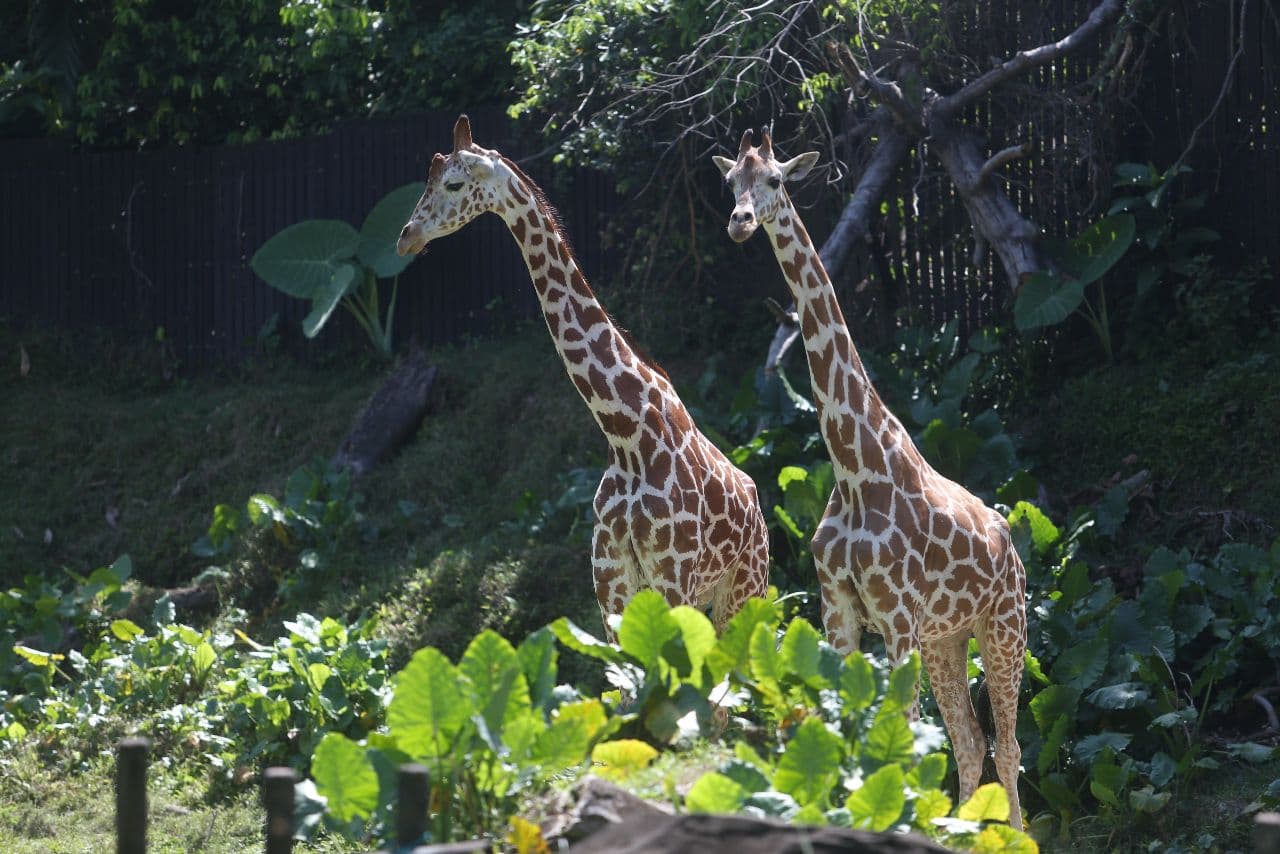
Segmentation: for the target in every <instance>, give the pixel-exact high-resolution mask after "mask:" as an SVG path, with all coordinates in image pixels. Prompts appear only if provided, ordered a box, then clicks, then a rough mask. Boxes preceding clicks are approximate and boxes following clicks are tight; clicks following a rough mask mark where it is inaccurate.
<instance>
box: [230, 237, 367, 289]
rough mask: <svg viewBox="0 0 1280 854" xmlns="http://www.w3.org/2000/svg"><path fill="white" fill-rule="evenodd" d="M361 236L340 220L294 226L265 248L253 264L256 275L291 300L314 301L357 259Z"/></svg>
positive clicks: (253, 260) (250, 264) (256, 253)
mask: <svg viewBox="0 0 1280 854" xmlns="http://www.w3.org/2000/svg"><path fill="white" fill-rule="evenodd" d="M359 240H360V236H359V235H358V234H356V230H355V229H354V228H352V227H351V226H350V225H348V224H347V223H345V222H342V221H341V220H336V219H309V220H305V221H303V222H300V223H297V224H296V225H291V226H289V227H288V228H286V229H284V230H282V231H280V232H278V233H277V234H276V235H275V236H274V237H272V238H271V239H270V240H268V241H267V242H266V243H264V244H262V247H261V248H260V249H259V250H258V251H257V252H255V253H254V255H253V258H252V259H251V260H250V261H249V266H250V267H252V268H253V272H255V273H257V274H258V275H259V276H261V277H262V278H263V279H264V280H265V281H266V283H267V284H268V285H271V287H273V288H276V289H277V290H281V291H284V292H285V293H286V294H289V296H294V297H299V298H300V299H313V298H314V297H315V295H316V292H317V291H319V290H320V289H321V288H326V287H330V283H331V282H332V280H333V274H334V272H335V271H336V270H337V268H338V267H339V266H341V265H343V264H344V263H345V262H346V261H347V260H348V259H350V258H353V257H355V254H356V246H357V244H358V243H359Z"/></svg>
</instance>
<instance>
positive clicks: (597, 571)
mask: <svg viewBox="0 0 1280 854" xmlns="http://www.w3.org/2000/svg"><path fill="white" fill-rule="evenodd" d="M591 573H592V576H593V578H594V579H595V586H596V601H597V602H598V603H599V605H600V619H601V621H602V622H603V623H604V636H605V640H607V641H609V642H610V643H617V642H618V635H617V632H615V631H614V629H613V626H611V625H610V624H609V617H610V616H611V615H613V614H617V615H619V616H621V614H622V611H623V609H625V608H626V606H627V603H628V602H630V601H631V597H632V596H634V595H635V594H636V591H637V590H639V589H640V585H639V584H637V583H636V582H637V579H636V571H635V566H634V561H633V560H632V559H631V556H630V554H629V553H628V550H627V549H626V548H625V547H624V546H623V545H621V544H619V543H618V542H617V540H616V538H615V537H614V536H613V532H612V531H611V530H609V528H608V526H606V525H605V524H604V523H603V522H599V521H597V522H596V526H595V530H594V532H593V533H592V537H591Z"/></svg>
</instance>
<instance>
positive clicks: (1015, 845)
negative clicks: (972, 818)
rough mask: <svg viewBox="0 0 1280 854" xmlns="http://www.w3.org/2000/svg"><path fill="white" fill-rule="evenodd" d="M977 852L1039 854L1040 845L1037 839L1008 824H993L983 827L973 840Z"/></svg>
mask: <svg viewBox="0 0 1280 854" xmlns="http://www.w3.org/2000/svg"><path fill="white" fill-rule="evenodd" d="M972 850H973V851H974V852H975V854H1037V852H1039V850H1040V847H1039V846H1038V845H1037V844H1036V842H1035V840H1034V839H1032V838H1031V837H1030V836H1028V835H1027V834H1025V833H1023V832H1022V831H1020V830H1014V829H1013V828H1012V827H1010V826H1009V825H1007V824H992V825H989V826H987V827H984V828H982V832H981V833H979V834H978V836H977V838H976V839H974V840H973V849H972Z"/></svg>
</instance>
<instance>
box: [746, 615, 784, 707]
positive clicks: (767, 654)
mask: <svg viewBox="0 0 1280 854" xmlns="http://www.w3.org/2000/svg"><path fill="white" fill-rule="evenodd" d="M751 675H752V676H753V677H754V678H755V680H756V683H757V687H758V688H759V690H760V691H761V693H763V694H764V695H765V698H766V699H767V700H769V701H770V703H771V704H775V705H776V704H777V703H778V702H781V700H782V689H781V687H780V686H779V680H780V679H781V678H782V675H783V672H782V666H781V664H780V663H779V656H778V647H777V644H776V642H775V641H774V632H773V627H772V626H770V625H768V624H767V623H757V624H756V628H755V631H754V632H752V634H751Z"/></svg>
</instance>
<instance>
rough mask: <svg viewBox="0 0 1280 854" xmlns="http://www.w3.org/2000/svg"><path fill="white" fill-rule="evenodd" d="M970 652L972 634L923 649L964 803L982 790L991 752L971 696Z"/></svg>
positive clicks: (927, 644)
mask: <svg viewBox="0 0 1280 854" xmlns="http://www.w3.org/2000/svg"><path fill="white" fill-rule="evenodd" d="M968 650H969V634H968V632H963V633H961V634H958V635H952V636H951V637H946V638H940V639H939V640H935V641H930V642H929V643H926V644H923V645H922V646H921V648H920V654H921V658H922V659H923V660H924V666H925V670H926V671H927V672H928V673H929V685H930V687H931V688H932V689H933V697H934V699H935V700H936V701H937V703H938V710H939V711H940V712H942V722H943V724H945V725H946V728H947V736H948V737H949V738H950V739H951V750H952V752H953V753H954V754H955V758H956V768H957V770H958V771H959V775H960V800H961V802H964V801H966V800H968V799H969V797H970V796H972V795H973V792H974V790H975V789H977V788H978V781H979V780H980V779H981V777H982V760H983V759H984V758H985V756H986V753H987V739H986V737H985V736H984V735H983V733H982V727H981V726H980V725H979V724H978V716H977V714H976V713H975V712H974V710H973V700H972V699H971V698H970V697H969V676H968Z"/></svg>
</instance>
